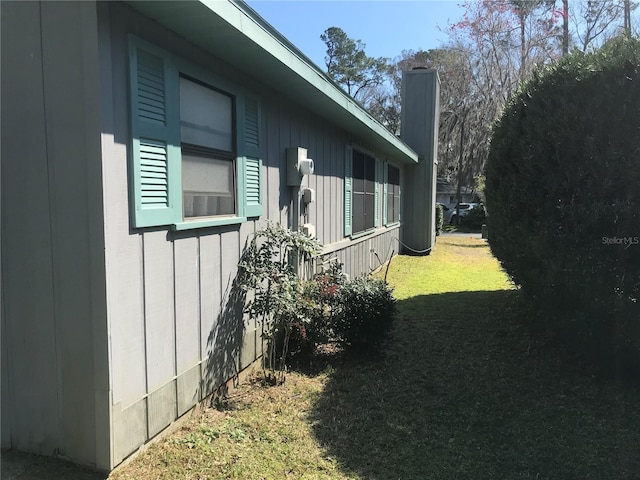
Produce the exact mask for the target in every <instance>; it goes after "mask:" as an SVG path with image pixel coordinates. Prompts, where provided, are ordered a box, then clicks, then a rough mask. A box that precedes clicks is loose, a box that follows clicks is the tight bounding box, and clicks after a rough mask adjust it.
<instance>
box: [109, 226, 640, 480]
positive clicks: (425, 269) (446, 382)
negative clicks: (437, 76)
mask: <svg viewBox="0 0 640 480" xmlns="http://www.w3.org/2000/svg"><path fill="white" fill-rule="evenodd" d="M388 280H389V281H390V283H391V284H392V285H393V286H394V287H395V294H396V297H397V298H398V318H397V321H396V323H395V326H394V330H393V334H392V338H391V339H390V342H389V345H388V346H387V348H386V349H385V351H384V355H383V356H381V357H380V358H377V359H353V358H346V357H344V356H341V355H334V356H331V355H328V356H327V355H325V356H320V357H318V358H316V359H315V360H314V363H313V365H312V368H310V371H311V372H312V373H306V374H302V373H290V374H288V376H287V381H286V382H285V384H284V385H282V386H278V387H262V386H259V385H258V384H253V385H245V386H243V387H242V388H241V389H240V390H238V391H237V392H235V393H234V395H233V396H232V397H231V398H230V399H229V405H228V409H226V410H222V411H218V410H215V409H210V410H207V411H206V412H205V413H204V414H203V415H202V416H201V417H198V418H194V419H192V420H191V421H190V422H189V423H188V424H187V425H186V426H185V427H184V428H183V429H182V430H180V431H177V432H175V433H174V434H172V435H171V436H169V437H168V438H167V439H166V440H164V441H163V442H161V443H158V444H155V445H153V446H152V447H151V448H150V449H149V450H148V451H146V452H145V453H142V454H141V455H139V456H138V457H137V458H136V459H135V460H134V461H133V462H131V463H129V464H128V465H126V466H125V467H124V468H121V469H119V470H118V471H117V472H115V473H114V474H112V475H111V477H110V478H111V479H113V480H123V479H140V480H149V479H175V478H180V479H243V480H244V479H247V480H249V479H256V480H257V479H288V478H290V479H363V480H364V479H367V480H382V479H396V480H397V479H402V480H406V479H438V480H440V479H456V480H458V479H474V480H479V479H558V480H568V479H576V480H577V479H580V480H583V479H584V480H586V479H594V480H596V479H597V480H607V479H611V480H614V479H615V480H621V479H638V478H640V391H639V390H638V388H637V387H630V386H628V385H627V386H626V385H621V384H619V383H617V382H615V381H612V380H606V379H602V378H597V377H594V376H592V375H590V374H589V372H588V371H586V370H583V369H581V368H579V366H576V365H575V364H574V363H573V362H572V361H571V359H570V358H567V357H566V356H565V355H563V353H562V351H561V350H560V349H557V348H553V347H552V346H550V345H548V344H547V343H546V342H544V341H542V340H540V339H537V338H532V337H531V336H530V335H529V334H528V331H527V330H526V329H525V328H524V327H523V325H522V324H521V323H520V322H521V314H520V311H519V306H518V305H519V304H518V291H517V290H514V289H512V288H511V286H510V284H509V282H508V281H507V279H506V277H505V276H504V274H503V273H502V272H501V270H500V269H499V266H498V264H497V263H496V261H495V260H494V259H493V258H492V257H491V255H490V252H489V249H488V247H487V245H486V243H484V241H482V240H479V239H470V238H453V237H440V238H439V239H438V244H437V246H436V248H435V250H434V252H433V253H432V254H431V255H430V256H427V257H405V256H399V257H396V258H394V259H393V261H392V263H391V266H390V269H389V273H388Z"/></svg>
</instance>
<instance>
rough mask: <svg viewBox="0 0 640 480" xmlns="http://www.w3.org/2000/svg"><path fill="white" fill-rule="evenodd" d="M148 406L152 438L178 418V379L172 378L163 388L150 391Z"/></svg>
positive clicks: (148, 420) (148, 426) (148, 427)
mask: <svg viewBox="0 0 640 480" xmlns="http://www.w3.org/2000/svg"><path fill="white" fill-rule="evenodd" d="M147 408H148V412H147V429H148V431H149V437H150V438H151V437H154V436H155V435H157V434H158V433H160V432H161V431H162V430H163V429H164V428H165V427H166V426H167V425H169V424H170V423H171V422H173V420H174V419H175V418H176V415H177V411H178V410H177V408H178V407H177V399H176V381H175V380H172V381H171V382H169V383H167V384H166V385H164V386H163V387H162V388H159V389H158V390H156V391H155V392H152V393H150V394H149V396H148V397H147Z"/></svg>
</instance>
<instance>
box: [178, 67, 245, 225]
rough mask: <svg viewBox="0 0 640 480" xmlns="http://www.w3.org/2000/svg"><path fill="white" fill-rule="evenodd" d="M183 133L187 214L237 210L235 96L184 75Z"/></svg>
mask: <svg viewBox="0 0 640 480" xmlns="http://www.w3.org/2000/svg"><path fill="white" fill-rule="evenodd" d="M180 137H181V138H180V139H181V142H182V200H183V215H184V217H185V218H193V217H210V216H216V215H233V214H234V213H236V202H235V198H236V194H235V191H236V178H235V171H236V168H235V153H234V147H233V143H234V141H233V139H234V131H233V99H232V97H231V96H229V95H226V94H224V93H221V92H218V91H216V90H214V89H212V88H209V87H206V86H204V85H201V84H199V83H196V82H194V81H192V80H189V79H187V78H184V77H181V78H180Z"/></svg>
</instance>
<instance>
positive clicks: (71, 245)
mask: <svg viewBox="0 0 640 480" xmlns="http://www.w3.org/2000/svg"><path fill="white" fill-rule="evenodd" d="M41 5H42V6H41V9H42V10H41V18H42V45H43V72H44V78H45V84H44V95H45V105H46V128H47V137H48V142H47V156H48V158H49V185H50V188H51V192H52V195H51V197H50V202H51V203H50V206H51V216H52V220H53V223H52V234H53V249H54V250H53V251H54V264H53V265H54V276H53V281H54V284H55V289H54V292H55V297H56V302H55V315H56V344H57V356H58V376H59V377H58V382H59V384H58V392H59V393H58V395H59V397H60V398H62V399H64V401H63V402H61V403H60V409H59V415H60V417H61V419H60V422H61V427H62V429H61V443H60V446H59V451H60V453H62V454H64V455H67V456H69V457H71V458H73V459H74V460H76V461H79V462H83V463H93V462H94V461H95V454H96V452H95V430H94V428H95V427H94V424H95V421H94V419H95V410H94V402H93V401H87V393H88V392H93V390H94V382H93V380H94V379H93V360H94V356H93V348H92V347H93V332H92V319H91V316H92V308H91V290H90V288H91V283H92V278H91V270H90V265H91V259H90V254H91V250H90V246H89V235H90V232H89V225H88V219H89V216H90V212H89V208H88V207H89V205H90V204H95V201H91V202H89V199H90V198H91V197H93V196H95V197H96V198H98V199H99V198H100V196H101V195H100V192H99V191H95V190H89V189H88V187H89V185H88V182H87V180H88V171H87V166H88V165H99V164H100V144H99V141H98V140H99V131H100V130H99V113H98V112H99V100H98V99H99V83H98V78H99V76H98V71H99V64H98V47H97V24H96V14H95V5H93V4H90V3H86V4H74V3H48V2H43V3H42V4H41ZM79 64H80V65H81V66H82V68H78V66H79ZM98 204H99V203H98ZM91 213H92V214H94V215H96V214H100V212H95V211H93V212H91ZM98 220H99V218H98ZM90 398H91V400H93V395H90Z"/></svg>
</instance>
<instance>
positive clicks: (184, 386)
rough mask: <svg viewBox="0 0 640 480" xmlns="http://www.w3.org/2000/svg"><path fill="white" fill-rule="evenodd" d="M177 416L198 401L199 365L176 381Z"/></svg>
mask: <svg viewBox="0 0 640 480" xmlns="http://www.w3.org/2000/svg"><path fill="white" fill-rule="evenodd" d="M177 387H178V389H177V392H178V415H183V414H184V413H186V412H187V410H189V409H190V408H191V407H193V406H194V405H195V404H196V403H198V401H199V400H200V398H201V396H200V365H196V366H195V367H193V368H191V369H189V370H187V371H186V372H185V373H183V374H182V375H180V376H179V377H178V380H177Z"/></svg>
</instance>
